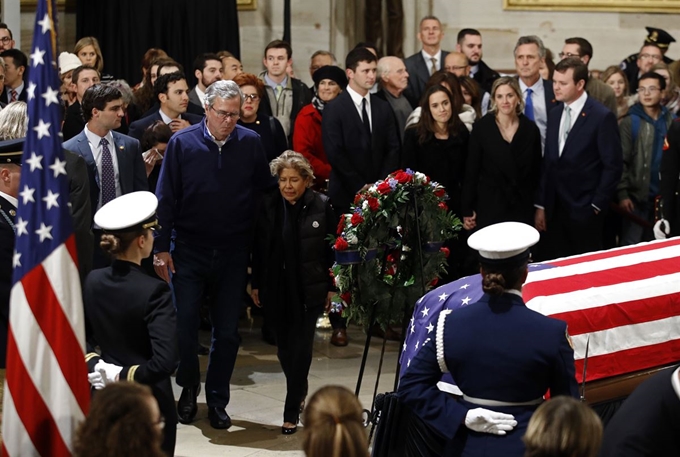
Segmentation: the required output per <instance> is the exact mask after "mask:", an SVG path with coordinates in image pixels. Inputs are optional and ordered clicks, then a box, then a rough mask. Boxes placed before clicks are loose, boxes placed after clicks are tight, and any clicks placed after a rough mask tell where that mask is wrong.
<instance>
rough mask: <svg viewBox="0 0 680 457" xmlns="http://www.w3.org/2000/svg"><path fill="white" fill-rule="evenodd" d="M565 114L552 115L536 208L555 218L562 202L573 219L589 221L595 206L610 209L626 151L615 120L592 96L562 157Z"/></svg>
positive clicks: (565, 146)
mask: <svg viewBox="0 0 680 457" xmlns="http://www.w3.org/2000/svg"><path fill="white" fill-rule="evenodd" d="M563 112H564V110H563V109H562V107H561V106H560V107H557V108H553V109H552V110H551V111H550V112H549V113H548V130H547V135H546V140H545V153H544V159H543V171H542V176H541V184H540V186H539V191H538V199H537V204H538V205H539V206H542V207H544V208H545V210H546V214H547V215H548V217H549V216H550V214H551V212H552V210H553V208H554V206H555V201H556V199H557V198H559V199H560V201H561V203H562V204H563V205H564V206H565V207H566V208H568V210H569V212H570V214H569V216H570V218H571V219H572V220H575V221H587V220H588V219H589V218H590V217H592V216H593V214H594V212H593V207H592V205H594V206H596V207H597V208H599V209H600V210H605V209H607V208H608V207H609V202H610V201H611V199H612V197H613V196H614V194H615V192H616V186H617V185H618V184H619V181H620V180H621V173H622V170H623V152H622V151H621V137H620V135H619V128H618V123H617V121H616V115H615V114H614V113H612V112H611V111H609V110H608V109H607V108H606V107H605V106H604V105H602V104H601V103H600V102H598V101H596V100H595V99H593V98H592V97H588V98H587V99H586V103H585V105H584V106H583V110H582V111H581V114H579V116H578V119H577V120H576V122H575V123H574V126H573V127H572V129H571V131H570V133H569V136H568V137H567V141H566V144H565V145H564V149H563V151H562V155H561V156H560V154H559V143H558V137H559V131H560V119H561V118H562V113H563Z"/></svg>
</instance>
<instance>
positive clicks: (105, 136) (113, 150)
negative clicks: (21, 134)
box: [64, 84, 148, 268]
mask: <svg viewBox="0 0 680 457" xmlns="http://www.w3.org/2000/svg"><path fill="white" fill-rule="evenodd" d="M82 105H83V115H84V117H85V121H86V122H87V124H86V125H85V128H84V129H83V131H82V132H80V133H79V134H78V135H76V136H75V137H73V138H72V139H70V140H68V141H67V142H65V143H64V149H68V150H69V151H73V152H75V153H76V154H78V155H80V156H82V157H83V158H84V159H85V162H86V163H87V171H88V175H89V181H90V205H91V210H92V214H95V213H96V212H97V209H99V208H101V207H102V206H103V205H104V204H106V203H108V202H109V201H111V200H113V199H114V198H116V197H118V196H120V195H123V194H127V193H130V192H135V191H138V190H147V188H148V183H147V179H146V171H145V168H144V161H143V160H142V151H141V148H140V146H139V141H137V140H135V139H134V138H130V137H129V136H126V135H122V134H120V133H118V132H114V131H113V130H114V129H116V128H118V127H119V126H120V123H121V120H122V119H123V116H124V112H123V96H122V95H121V93H120V91H119V90H118V89H116V88H115V87H111V86H108V85H105V84H97V85H94V86H92V87H90V88H89V89H87V90H86V91H85V94H84V96H83V102H82ZM93 232H94V258H93V267H94V268H101V267H104V266H106V265H107V264H108V263H109V260H108V259H107V258H106V257H105V255H104V253H103V251H102V250H101V249H100V248H99V240H100V238H101V235H102V231H101V230H100V229H99V227H96V226H94V229H93Z"/></svg>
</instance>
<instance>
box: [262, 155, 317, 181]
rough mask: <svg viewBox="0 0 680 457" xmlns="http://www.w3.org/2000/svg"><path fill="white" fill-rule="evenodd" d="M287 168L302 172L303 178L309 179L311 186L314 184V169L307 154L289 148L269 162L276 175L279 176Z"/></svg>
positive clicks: (270, 168)
mask: <svg viewBox="0 0 680 457" xmlns="http://www.w3.org/2000/svg"><path fill="white" fill-rule="evenodd" d="M286 168H291V169H293V170H295V171H297V172H298V173H300V176H302V179H308V180H309V183H308V185H309V186H311V185H312V181H314V170H313V169H312V166H311V165H310V164H309V162H308V161H307V159H306V158H305V156H303V155H302V154H300V153H299V152H295V151H292V150H290V149H288V150H287V151H284V152H283V153H282V154H281V155H280V156H278V157H277V158H275V159H274V160H272V161H271V162H270V163H269V170H270V171H271V173H272V176H274V177H278V176H279V175H280V174H281V172H282V171H283V170H284V169H286Z"/></svg>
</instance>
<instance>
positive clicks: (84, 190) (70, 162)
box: [64, 149, 94, 284]
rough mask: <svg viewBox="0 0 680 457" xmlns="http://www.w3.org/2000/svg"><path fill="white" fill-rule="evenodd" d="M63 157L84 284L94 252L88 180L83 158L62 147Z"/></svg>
mask: <svg viewBox="0 0 680 457" xmlns="http://www.w3.org/2000/svg"><path fill="white" fill-rule="evenodd" d="M64 157H65V158H66V175H67V176H68V189H69V195H68V200H69V203H70V204H71V216H72V217H73V231H74V232H75V235H76V250H77V252H78V271H79V272H80V282H81V283H82V284H84V283H85V277H86V276H87V274H88V273H89V272H90V270H91V269H92V256H93V254H94V252H93V250H94V244H93V243H94V238H93V235H92V217H93V216H92V205H91V204H90V180H89V176H88V174H87V164H86V163H85V159H83V158H82V157H81V156H79V155H78V154H76V153H74V152H71V151H68V150H66V149H64Z"/></svg>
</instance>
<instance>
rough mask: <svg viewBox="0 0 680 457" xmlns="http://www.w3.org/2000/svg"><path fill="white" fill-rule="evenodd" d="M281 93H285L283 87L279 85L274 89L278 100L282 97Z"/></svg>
mask: <svg viewBox="0 0 680 457" xmlns="http://www.w3.org/2000/svg"><path fill="white" fill-rule="evenodd" d="M281 92H283V86H281V85H277V86H276V88H275V89H274V93H275V94H276V99H277V100H278V99H279V97H281Z"/></svg>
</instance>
